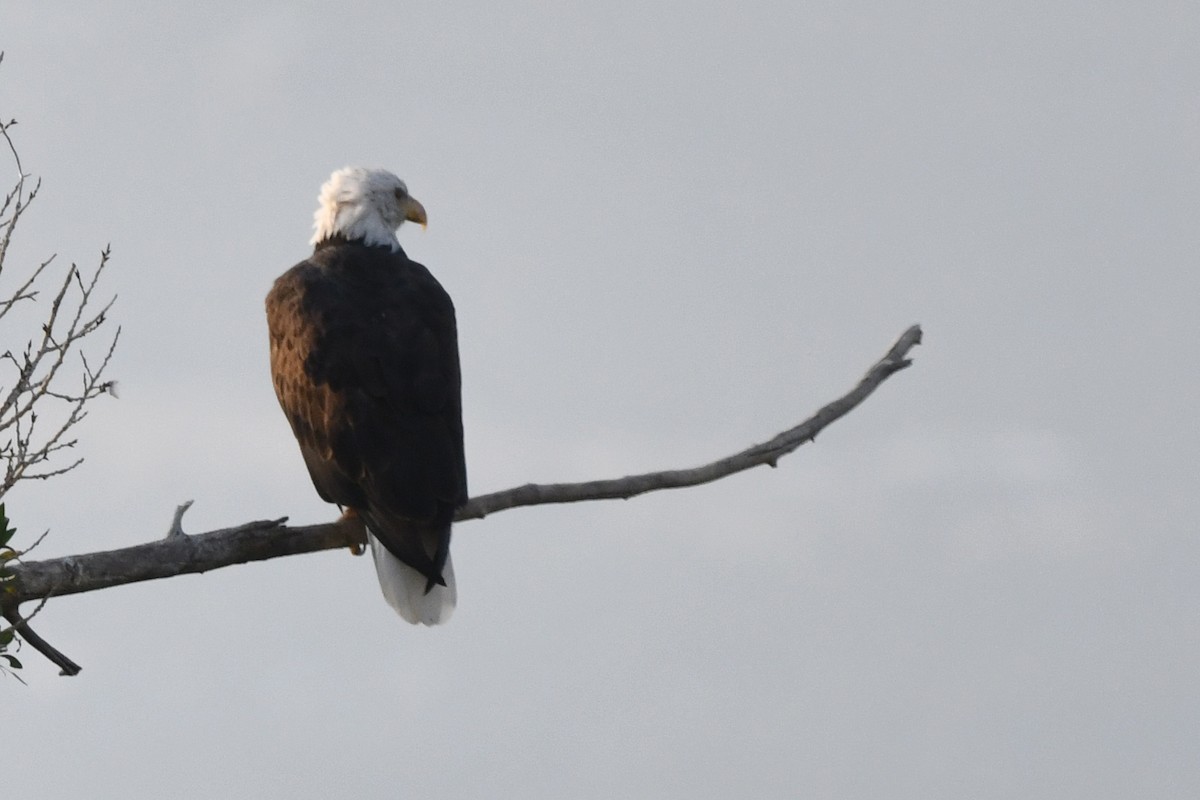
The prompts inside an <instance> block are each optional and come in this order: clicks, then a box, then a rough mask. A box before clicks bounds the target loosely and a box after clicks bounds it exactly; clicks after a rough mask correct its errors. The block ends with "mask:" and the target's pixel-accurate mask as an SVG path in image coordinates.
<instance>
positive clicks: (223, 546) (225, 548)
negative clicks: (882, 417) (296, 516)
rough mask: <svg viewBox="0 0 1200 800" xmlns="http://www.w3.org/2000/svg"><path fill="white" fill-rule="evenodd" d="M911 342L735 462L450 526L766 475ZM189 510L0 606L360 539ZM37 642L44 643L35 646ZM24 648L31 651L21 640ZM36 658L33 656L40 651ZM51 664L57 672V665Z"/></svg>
mask: <svg viewBox="0 0 1200 800" xmlns="http://www.w3.org/2000/svg"><path fill="white" fill-rule="evenodd" d="M920 342H921V329H920V327H918V326H916V325H914V326H912V327H911V328H909V329H908V330H906V331H905V332H904V333H903V334H902V335H901V336H900V338H899V339H897V341H896V343H895V344H893V345H892V347H891V348H890V349H889V350H888V352H887V353H886V354H885V355H884V357H883V358H882V359H880V360H879V361H878V362H877V363H876V364H875V365H874V366H872V367H871V368H870V369H869V370H868V371H867V373H866V375H864V376H863V378H862V380H860V381H859V382H858V385H857V386H855V387H854V388H853V389H851V390H850V391H849V392H848V393H847V394H845V395H844V396H842V397H840V398H838V399H837V400H834V401H833V402H832V403H829V404H828V405H826V406H824V407H823V408H821V409H820V410H819V411H818V412H817V413H816V414H814V415H813V416H811V417H809V418H808V419H806V420H805V421H804V422H801V423H800V424H799V425H796V426H795V427H793V428H789V429H788V430H786V431H784V432H783V433H780V434H779V435H778V436H776V437H774V438H773V439H771V440H770V441H767V442H764V443H762V444H757V445H754V446H752V447H749V448H747V449H745V450H743V451H741V452H740V453H736V454H734V455H731V456H728V457H726V458H722V459H718V460H717V461H713V462H712V463H710V464H705V465H704V466H700V467H694V468H692V469H682V470H669V471H666V472H652V473H647V474H644V475H630V476H627V477H624V478H617V479H613V480H600V481H588V482H585V483H557V484H546V485H537V484H526V485H524V486H518V487H516V488H513V489H509V490H507V491H503V492H495V493H493V494H487V495H482V496H480V497H476V498H473V499H471V500H469V501H468V502H467V503H466V505H464V506H463V507H462V508H461V509H459V513H458V515H457V517H456V519H457V520H458V521H465V520H472V519H482V518H483V517H485V516H486V515H488V514H494V513H496V512H497V511H503V510H504V509H508V508H516V507H518V506H528V505H539V504H543V503H573V502H579V501H582V500H604V499H612V498H629V497H634V496H636V495H639V494H644V493H646V492H651V491H657V490H660V489H674V488H681V487H686V486H696V485H699V484H702V483H708V482H711V481H715V480H718V479H720V478H723V477H726V476H728V475H732V474H734V473H735V472H741V471H743V470H746V469H750V468H751V467H755V466H760V465H763V464H766V465H770V466H775V464H776V462H777V461H778V460H779V459H780V458H782V457H783V456H785V455H787V454H789V453H791V452H793V451H794V450H796V448H798V447H800V445H802V444H804V443H805V442H810V441H813V440H814V439H815V438H816V436H817V434H818V433H820V432H821V431H822V430H823V429H824V428H825V427H827V426H828V425H830V424H831V423H833V422H834V421H836V420H838V419H840V418H841V417H843V416H845V415H846V414H847V413H849V412H850V411H851V410H853V409H854V408H855V407H857V406H858V405H859V404H860V403H862V402H863V401H864V400H865V399H866V398H867V397H868V396H870V394H871V393H872V392H874V391H875V389H877V388H878V387H879V386H880V385H881V384H882V383H883V382H884V381H885V380H887V379H888V378H889V377H890V376H892V375H893V374H895V373H896V372H899V371H900V370H902V369H904V368H905V367H908V366H909V365H910V364H911V363H912V361H911V360H910V359H909V358H908V357H907V356H908V353H909V351H910V350H912V348H913V347H915V346H916V345H917V344H919V343H920ZM190 505H191V504H190V502H189V503H186V504H184V505H182V506H180V507H179V508H178V509H176V512H175V518H174V520H173V522H172V525H171V530H170V533H169V535H168V536H167V537H166V538H163V539H159V540H157V541H152V542H147V543H146V544H140V545H134V546H132V547H125V548H121V549H119V550H109V551H104V552H98V553H88V554H85V555H78V556H64V557H62V558H55V559H47V560H45V561H31V562H23V563H20V564H16V565H13V566H12V567H11V570H12V572H13V574H14V579H13V580H12V581H11V589H10V590H9V592H8V593H7V595H6V596H5V597H3V598H0V603H3V604H4V606H5V608H6V609H12V610H13V611H14V613H15V609H16V607H17V606H18V605H19V604H21V603H24V602H28V601H31V600H38V599H44V598H46V597H49V596H59V595H66V594H76V593H79V592H90V591H95V590H97V589H105V588H108V587H111V586H119V585H122V584H126V583H135V582H138V581H147V580H154V579H157V578H170V577H174V576H176V575H186V574H192V573H199V572H207V571H209V570H213V569H219V568H221V567H227V566H231V565H233V564H244V563H247V562H250V561H263V560H266V559H271V558H278V557H281V556H289V555H297V554H300V553H312V552H317V551H320V550H331V549H335V548H338V547H354V546H356V545H360V544H361V543H362V540H363V532H362V527H361V524H355V523H354V521H353V520H348V519H347V518H345V517H343V518H342V519H339V520H338V521H336V522H332V523H325V524H321V525H308V526H303V527H290V526H287V525H284V523H285V522H286V521H287V518H286V517H284V518H281V519H275V520H261V521H257V522H249V523H246V524H244V525H238V526H236V527H233V528H224V529H221V530H216V531H210V532H208V533H201V534H196V535H194V536H188V535H186V534H184V533H183V529H182V517H183V513H184V512H186V511H187V508H188V507H189V506H190ZM6 613H7V612H6ZM22 635H23V636H24V633H23V632H22ZM42 643H43V644H45V643H44V641H43V642H42ZM30 644H33V642H32V641H30ZM34 646H35V647H37V645H34ZM47 646H48V645H47ZM38 649H39V650H41V648H40V647H39V648H38ZM43 652H44V651H43ZM54 652H55V653H57V651H54ZM58 655H59V656H61V654H58ZM52 660H53V659H52ZM55 663H57V664H59V666H60V667H61V666H62V664H61V663H60V662H58V661H55ZM64 669H65V668H64Z"/></svg>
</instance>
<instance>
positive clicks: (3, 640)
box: [0, 628, 16, 647]
mask: <svg viewBox="0 0 1200 800" xmlns="http://www.w3.org/2000/svg"><path fill="white" fill-rule="evenodd" d="M15 635H16V631H14V630H13V629H12V628H9V629H8V630H6V631H0V647H8V646H9V645H10V644H12V640H13V636H15Z"/></svg>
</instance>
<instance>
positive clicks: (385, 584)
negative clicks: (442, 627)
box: [367, 532, 458, 625]
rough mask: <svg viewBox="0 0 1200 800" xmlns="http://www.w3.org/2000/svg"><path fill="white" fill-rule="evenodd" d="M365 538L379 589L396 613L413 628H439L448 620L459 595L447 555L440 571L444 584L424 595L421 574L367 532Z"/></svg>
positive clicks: (424, 578)
mask: <svg viewBox="0 0 1200 800" xmlns="http://www.w3.org/2000/svg"><path fill="white" fill-rule="evenodd" d="M367 539H368V541H370V542H371V557H372V558H374V559H375V573H376V574H377V575H378V576H379V588H380V589H382V590H383V596H384V598H385V599H386V600H387V601H388V605H389V606H391V607H392V608H394V609H396V613H397V614H399V615H400V616H402V617H404V619H405V620H407V621H408V622H411V623H412V624H413V625H438V624H440V623H443V622H445V621H446V620H448V619H450V615H451V614H452V613H454V604H455V603H456V602H457V600H458V592H457V591H456V590H455V588H454V565H453V564H451V563H450V556H449V555H448V554H447V556H446V566H445V567H444V568H443V569H442V577H443V578H445V580H446V585H445V586H442V585H440V584H439V585H437V586H434V587H433V588H432V589H431V590H430V591H429V594H425V584H426V583H428V579H427V578H426V577H425V576H424V575H422V574H421V573H419V572H417V571H416V570H415V569H413V568H412V567H410V566H409V565H408V564H405V563H404V562H403V561H401V560H400V559H398V558H396V557H395V556H394V555H392V554H391V553H390V552H389V551H388V549H387V548H386V547H384V546H383V545H382V544H381V543H380V541H379V540H378V539H376V538H375V536H374V535H373V534H371V533H370V532H368V533H367Z"/></svg>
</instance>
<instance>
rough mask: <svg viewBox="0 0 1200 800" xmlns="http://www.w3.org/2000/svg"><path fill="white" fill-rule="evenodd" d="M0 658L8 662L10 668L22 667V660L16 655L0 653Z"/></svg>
mask: <svg viewBox="0 0 1200 800" xmlns="http://www.w3.org/2000/svg"><path fill="white" fill-rule="evenodd" d="M0 658H3V659H4V660H5V661H7V662H8V666H9V668H10V669H21V662H20V660H19V659H18V658H17V657H16V656H10V655H8V654H7V653H0Z"/></svg>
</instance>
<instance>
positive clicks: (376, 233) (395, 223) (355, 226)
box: [309, 167, 425, 252]
mask: <svg viewBox="0 0 1200 800" xmlns="http://www.w3.org/2000/svg"><path fill="white" fill-rule="evenodd" d="M317 199H318V201H319V202H320V206H319V207H318V208H317V212H316V213H315V214H313V237H312V240H311V241H310V242H309V243H310V244H314V245H315V244H318V243H320V242H323V241H324V240H326V239H328V238H330V237H331V236H338V235H341V236H344V237H345V238H346V239H349V240H351V241H353V240H362V242H363V243H365V244H368V245H386V246H387V247H390V248H391V249H392V252H395V251H397V250H399V249H400V241H399V240H398V239H397V238H396V229H397V228H399V227H400V225H401V224H403V223H404V221H405V220H410V221H413V222H419V223H420V224H422V225H424V224H425V209H424V208H422V207H421V204H420V203H418V202H417V201H416V200H414V199H413V198H412V197H410V196H409V194H408V187H407V186H405V185H404V181H402V180H400V179H399V178H397V177H396V176H395V175H393V174H392V173H390V172H388V171H387V170H383V169H364V168H362V167H344V168H342V169H339V170H338V171H336V172H334V173H333V174H332V175H330V176H329V180H327V181H325V184H324V185H323V186H322V187H321V194H320V196H319V197H318V198H317Z"/></svg>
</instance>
